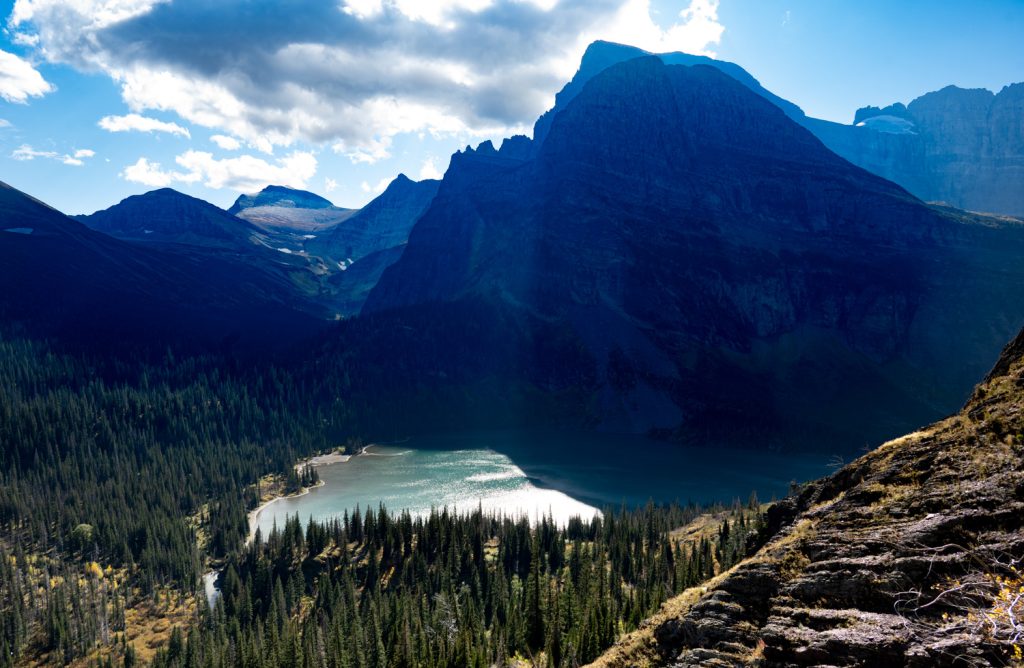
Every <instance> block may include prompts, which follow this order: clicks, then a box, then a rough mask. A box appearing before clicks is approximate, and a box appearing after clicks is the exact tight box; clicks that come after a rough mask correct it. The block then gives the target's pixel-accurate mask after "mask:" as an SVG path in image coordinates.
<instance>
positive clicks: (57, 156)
mask: <svg viewBox="0 0 1024 668" xmlns="http://www.w3.org/2000/svg"><path fill="white" fill-rule="evenodd" d="M95 155H96V152H95V151H92V150H90V149H87V148H80V149H78V150H76V151H73V152H72V153H58V152H57V151H39V150H36V149H34V148H32V147H31V146H30V145H29V144H22V145H21V146H19V147H18V148H16V149H14V150H13V151H12V152H11V157H12V158H14V159H15V160H22V161H28V160H35V159H36V158H42V159H44V160H56V161H58V162H63V163H64V164H65V165H71V166H72V167H81V166H82V165H84V164H85V162H84V161H83V158H92V157H93V156H95Z"/></svg>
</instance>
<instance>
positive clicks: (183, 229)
mask: <svg viewBox="0 0 1024 668" xmlns="http://www.w3.org/2000/svg"><path fill="white" fill-rule="evenodd" d="M76 219H77V220H79V221H80V222H82V223H84V224H85V225H86V226H88V227H90V228H92V229H94V230H96V231H97V232H103V233H104V234H109V235H110V236H112V237H117V238H118V239H125V240H132V241H143V242H147V243H149V242H154V243H155V242H159V243H176V244H186V245H191V246H202V247H208V248H230V249H233V250H238V249H245V248H248V247H251V246H252V245H254V244H257V243H259V241H258V236H259V235H260V230H259V228H257V227H256V226H254V225H252V224H251V223H249V222H248V221H245V220H242V219H241V218H238V217H236V216H233V215H231V214H228V213H225V212H224V211H223V210H222V209H219V208H217V207H215V206H214V205H212V204H210V203H209V202H204V201H203V200H201V199H197V198H195V197H191V196H189V195H186V194H184V193H180V192H178V191H177V190H173V189H171V188H161V189H160V190H153V191H151V192H148V193H145V194H143V195H133V196H131V197H128V198H126V199H124V200H122V201H121V202H119V203H118V204H115V205H114V206H112V207H110V208H108V209H104V210H103V211H97V212H96V213H94V214H92V215H89V216H76Z"/></svg>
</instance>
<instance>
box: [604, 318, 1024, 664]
mask: <svg viewBox="0 0 1024 668" xmlns="http://www.w3.org/2000/svg"><path fill="white" fill-rule="evenodd" d="M1022 434H1024V332H1022V333H1021V334H1020V335H1018V337H1017V339H1016V340H1015V341H1014V342H1013V343H1011V344H1010V345H1009V346H1007V348H1006V349H1005V350H1004V352H1003V355H1002V357H1001V358H1000V360H999V362H998V364H997V365H996V367H995V368H994V369H993V371H992V372H991V374H990V375H989V377H988V378H986V380H985V382H984V383H982V384H981V385H979V386H978V387H977V388H976V390H975V392H974V395H973V397H972V398H971V400H970V401H969V402H968V404H967V405H966V406H965V407H964V409H963V410H962V411H961V412H960V413H959V414H957V415H954V416H953V417H950V418H948V419H946V420H943V421H941V422H938V423H936V424H933V425H931V426H929V427H927V428H925V429H922V430H920V431H918V432H915V433H913V434H909V435H907V436H904V437H902V438H899V439H896V440H894V441H890V442H888V443H886V444H884V445H882V446H881V447H879V448H878V449H876V450H875V451H873V452H871V453H870V454H867V455H865V456H864V457H861V458H860V459H858V460H856V461H855V462H853V463H851V464H850V465H848V466H846V467H845V468H842V469H841V470H839V471H838V472H836V473H835V474H834V475H832V476H830V477H828V478H825V479H823V480H820V481H818V482H814V483H811V484H808V485H806V486H804V487H803V488H802V490H801V491H800V492H799V494H797V495H795V496H793V497H790V498H788V499H786V500H784V501H782V502H779V503H777V504H775V505H774V506H772V507H771V508H770V509H769V513H768V525H767V528H766V531H765V533H764V534H762V536H761V537H760V538H759V540H760V541H763V542H764V545H763V547H761V548H760V549H759V550H757V551H756V552H755V553H754V554H753V555H752V556H751V557H750V558H748V559H746V560H745V561H743V562H741V563H739V564H738V565H737V566H735V567H734V568H733V569H731V570H730V571H728V572H726V573H724V574H722V575H720V576H719V577H718V578H717V579H716V580H713V581H711V582H709V583H707V585H706V586H705V587H704V588H699V589H696V590H690V591H688V592H686V593H684V594H683V595H681V596H680V597H678V598H677V599H675V600H672V601H669V602H668V603H667V604H666V606H665V609H664V610H663V612H662V614H661V615H660V616H658V617H656V618H654V619H653V620H650V621H649V622H648V623H647V624H646V626H645V627H644V628H642V629H641V630H640V631H638V632H637V633H635V634H633V635H631V636H628V637H626V638H625V639H623V640H622V641H621V642H620V643H619V644H618V645H617V646H616V647H614V648H613V649H612V650H611V651H610V652H608V654H606V655H605V656H604V657H603V658H602V659H601V660H599V661H598V662H597V664H595V665H599V666H640V665H665V666H738V665H769V666H873V667H878V666H947V665H948V666H954V665H959V666H983V665H1015V664H1019V663H1020V657H1021V649H1022V648H1021V644H1022V642H1021V641H1022V640H1024V633H1022V631H1024V627H1022V624H1024V619H1022V618H1024V581H1022V570H1021V569H1022V564H1021V561H1022V559H1024V436H1022ZM1014 639H1016V646H1015V641H1014Z"/></svg>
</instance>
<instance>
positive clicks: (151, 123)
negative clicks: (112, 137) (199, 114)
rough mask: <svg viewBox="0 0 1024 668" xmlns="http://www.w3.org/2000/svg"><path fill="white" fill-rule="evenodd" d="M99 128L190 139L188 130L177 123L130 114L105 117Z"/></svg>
mask: <svg viewBox="0 0 1024 668" xmlns="http://www.w3.org/2000/svg"><path fill="white" fill-rule="evenodd" d="M99 126H100V127H101V128H103V129H104V130H106V131H107V132H132V131H135V132H150V133H152V132H166V133H168V134H172V135H181V136H182V137H185V138H186V139H190V138H191V136H192V135H190V134H189V131H188V129H187V128H183V127H181V126H180V125H178V124H177V123H170V122H168V121H161V120H157V119H155V118H149V117H148V116H140V115H139V114H128V115H126V116H104V117H103V118H101V119H100V122H99Z"/></svg>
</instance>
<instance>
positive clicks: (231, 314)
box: [0, 184, 319, 348]
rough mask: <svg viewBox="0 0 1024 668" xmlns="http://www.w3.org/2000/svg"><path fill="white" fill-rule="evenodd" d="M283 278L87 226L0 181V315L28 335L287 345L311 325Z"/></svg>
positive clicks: (107, 341) (115, 343) (121, 342)
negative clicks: (19, 324)
mask: <svg viewBox="0 0 1024 668" xmlns="http://www.w3.org/2000/svg"><path fill="white" fill-rule="evenodd" d="M292 294H293V292H292V291H291V290H290V289H289V285H288V283H287V282H285V281H284V280H283V279H281V278H279V277H275V276H273V275H270V274H267V273H266V272H264V271H261V270H259V269H257V268H253V267H251V266H249V265H248V264H246V263H244V262H234V261H231V260H229V259H226V258H222V257H218V256H216V255H214V254H210V253H198V254H197V253H181V252H173V251H171V252H168V251H164V250H161V249H159V248H157V247H150V246H146V245H137V244H132V243H128V242H125V241H120V240H118V239H114V238H112V237H110V236H107V235H105V234H101V233H99V232H96V231H93V230H90V229H88V228H87V227H85V226H84V225H82V224H81V223H79V222H77V221H75V220H73V219H71V218H68V217H67V216H65V215H63V214H62V213H60V212H58V211H56V210H55V209H52V208H50V207H48V206H46V205H45V204H42V203H41V202H38V201H37V200H35V199H33V198H31V197H29V196H27V195H25V194H24V193H21V192H20V191H18V190H15V189H14V188H11V187H10V186H8V185H6V184H0V314H2V318H3V320H4V322H6V323H8V324H10V323H12V322H19V323H22V324H23V325H24V326H26V327H28V328H29V330H30V331H31V332H33V333H35V334H39V335H44V336H55V337H58V338H60V339H62V340H67V341H73V342H79V343H88V344H95V345H99V346H105V347H107V348H110V347H113V348H119V347H122V346H128V345H136V346H137V345H145V346H151V345H156V346H160V345H166V344H168V343H183V344H198V345H209V344H218V345H219V344H221V343H223V342H230V341H234V342H237V343H240V344H242V345H252V346H256V345H271V346H276V345H278V344H282V343H287V342H291V341H294V340H296V339H297V338H301V337H305V336H309V335H311V334H312V333H313V332H315V331H316V330H317V329H318V328H319V325H318V324H317V321H316V320H314V319H313V318H311V317H309V316H307V315H304V314H302V313H301V312H299V311H298V310H296V308H295V307H294V306H293V304H292V299H291V298H290V295H292Z"/></svg>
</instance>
